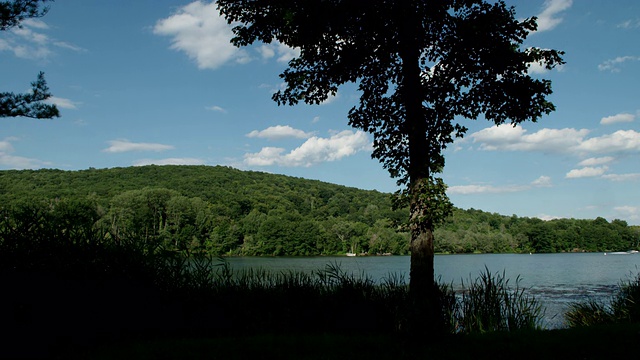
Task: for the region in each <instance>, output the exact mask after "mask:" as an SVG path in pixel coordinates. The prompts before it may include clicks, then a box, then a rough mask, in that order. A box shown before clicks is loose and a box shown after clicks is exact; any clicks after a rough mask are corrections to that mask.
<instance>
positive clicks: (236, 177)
mask: <svg viewBox="0 0 640 360" xmlns="http://www.w3.org/2000/svg"><path fill="white" fill-rule="evenodd" d="M391 203H392V199H391V195H390V194H385V193H380V192H377V191H365V190H359V189H355V188H349V187H344V186H339V185H333V184H328V183H323V182H320V181H312V180H305V179H300V178H293V177H287V176H283V175H273V174H267V173H261V172H251V171H240V170H236V169H232V168H228V167H219V166H218V167H210V166H143V167H129V168H114V169H100V170H97V169H89V170H82V171H62V170H46V169H45V170H21V171H15V170H10V171H0V211H1V212H2V219H0V233H2V234H7V233H18V232H25V233H26V232H31V230H32V229H33V227H34V226H36V227H38V226H39V227H49V228H52V229H55V231H57V232H58V233H61V234H62V233H65V232H66V233H78V232H87V233H89V232H91V233H92V234H94V235H95V234H96V233H98V234H100V235H99V236H101V237H103V238H104V239H107V240H109V241H114V242H120V241H127V242H128V243H130V242H134V243H139V244H140V245H144V246H145V247H147V246H150V247H153V248H162V249H165V250H182V251H185V250H187V251H190V252H206V253H208V254H211V255H249V256H260V255H268V256H284V255H305V256H306V255H334V254H344V253H346V252H357V253H367V254H385V253H387V254H388V253H391V254H407V253H408V241H409V240H408V238H409V236H408V233H407V232H406V231H405V230H404V226H403V224H404V223H405V222H406V219H407V218H408V210H407V209H399V210H393V209H392V206H391ZM52 231H54V230H52ZM94 235H92V236H94ZM639 235H640V233H639V231H638V228H633V227H629V226H628V225H627V223H626V222H625V221H621V220H614V221H612V222H608V221H607V220H605V219H603V218H597V219H595V220H576V219H561V220H552V221H542V220H540V219H536V218H525V217H517V216H515V215H513V216H510V217H509V216H503V215H499V214H492V213H487V212H483V211H480V210H474V209H470V210H462V209H456V210H455V211H454V215H453V216H452V217H450V218H449V219H448V221H447V222H446V223H445V224H443V225H442V226H441V227H440V228H438V229H437V230H436V251H437V252H440V253H472V252H484V253H492V252H494V253H504V252H567V251H626V250H629V249H635V248H637V246H638V237H639Z"/></svg>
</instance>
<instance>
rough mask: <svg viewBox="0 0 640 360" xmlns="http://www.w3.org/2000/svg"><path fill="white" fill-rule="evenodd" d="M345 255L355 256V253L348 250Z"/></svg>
mask: <svg viewBox="0 0 640 360" xmlns="http://www.w3.org/2000/svg"><path fill="white" fill-rule="evenodd" d="M347 256H356V254H355V253H352V252H348V253H347Z"/></svg>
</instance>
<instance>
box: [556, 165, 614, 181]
mask: <svg viewBox="0 0 640 360" xmlns="http://www.w3.org/2000/svg"><path fill="white" fill-rule="evenodd" d="M608 169H609V168H608V167H606V166H600V167H591V166H587V167H583V168H581V169H573V170H571V171H569V172H568V173H567V175H566V176H565V177H566V178H567V179H578V178H585V177H596V176H600V175H602V174H604V173H605V172H606V171H607V170H608Z"/></svg>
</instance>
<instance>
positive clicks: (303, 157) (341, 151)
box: [244, 130, 371, 167]
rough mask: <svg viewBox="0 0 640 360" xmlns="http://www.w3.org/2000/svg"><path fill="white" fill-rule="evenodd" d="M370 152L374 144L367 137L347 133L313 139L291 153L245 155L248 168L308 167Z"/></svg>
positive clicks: (270, 151)
mask: <svg viewBox="0 0 640 360" xmlns="http://www.w3.org/2000/svg"><path fill="white" fill-rule="evenodd" d="M370 150H371V142H370V141H369V138H368V136H367V134H366V133H364V132H362V131H356V132H353V131H351V130H345V131H341V132H339V133H336V134H334V135H332V136H330V137H329V138H320V137H317V136H313V137H311V138H309V139H307V141H305V142H304V143H303V144H302V145H300V146H299V147H298V148H296V149H293V150H291V151H290V152H289V153H285V152H286V150H285V149H283V148H279V147H264V148H262V150H260V151H259V152H257V153H249V154H246V155H245V156H244V163H245V164H246V165H249V166H271V165H277V166H288V167H296V166H304V167H309V166H312V165H315V164H319V163H322V162H327V161H337V160H340V159H342V158H344V157H347V156H351V155H354V154H355V153H357V152H359V151H370Z"/></svg>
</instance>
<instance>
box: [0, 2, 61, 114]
mask: <svg viewBox="0 0 640 360" xmlns="http://www.w3.org/2000/svg"><path fill="white" fill-rule="evenodd" d="M47 1H53V0H13V1H2V2H0V31H4V30H8V29H11V28H13V27H16V26H18V27H19V26H20V24H21V23H22V21H24V20H25V19H28V18H34V17H41V16H44V15H45V14H46V13H47V12H48V11H49V8H48V7H46V6H44V4H45V3H46V2H47ZM50 97H51V94H50V93H49V87H48V86H47V82H46V80H45V79H44V73H42V72H40V73H39V74H38V78H37V79H36V81H34V82H32V83H31V92H28V93H24V94H14V93H12V92H2V93H0V117H29V118H34V119H51V118H54V117H58V116H60V112H59V111H58V108H57V107H56V106H55V105H53V104H48V103H46V102H45V100H47V99H49V98H50Z"/></svg>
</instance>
